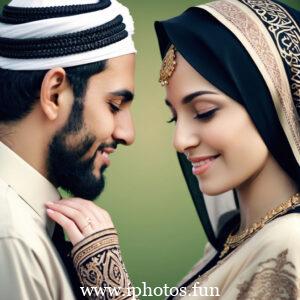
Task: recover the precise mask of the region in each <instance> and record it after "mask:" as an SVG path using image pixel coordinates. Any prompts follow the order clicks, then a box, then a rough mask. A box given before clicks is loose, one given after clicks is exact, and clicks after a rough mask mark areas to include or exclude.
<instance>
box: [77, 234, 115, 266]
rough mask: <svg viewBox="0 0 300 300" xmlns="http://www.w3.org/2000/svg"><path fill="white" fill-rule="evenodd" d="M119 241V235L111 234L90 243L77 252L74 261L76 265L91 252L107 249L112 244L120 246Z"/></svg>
mask: <svg viewBox="0 0 300 300" xmlns="http://www.w3.org/2000/svg"><path fill="white" fill-rule="evenodd" d="M118 245H119V241H118V237H117V236H109V237H105V238H103V239H102V240H97V241H95V242H93V243H92V244H91V245H88V246H87V247H86V248H85V249H82V250H79V251H78V253H76V254H75V256H74V257H73V261H74V264H75V266H76V267H77V265H78V264H79V263H80V262H81V261H82V260H84V259H86V258H87V257H89V256H90V255H91V254H93V253H95V252H96V251H99V250H103V251H104V250H106V249H107V247H112V246H118Z"/></svg>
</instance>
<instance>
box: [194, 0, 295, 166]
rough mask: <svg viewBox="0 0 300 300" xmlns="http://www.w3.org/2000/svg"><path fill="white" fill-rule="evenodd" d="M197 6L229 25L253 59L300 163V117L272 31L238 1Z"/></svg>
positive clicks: (227, 0) (226, 0)
mask: <svg viewBox="0 0 300 300" xmlns="http://www.w3.org/2000/svg"><path fill="white" fill-rule="evenodd" d="M256 3H257V2H256ZM198 7H199V8H201V9H204V10H206V11H207V12H209V13H210V14H211V15H213V16H214V17H215V18H216V19H217V20H218V21H219V22H221V23H222V24H223V25H224V26H226V27H227V28H228V29H229V30H230V31H231V32H232V33H233V34H234V35H235V36H236V37H237V38H238V39H239V40H240V42H241V43H242V44H243V45H244V47H245V49H246V50H247V51H248V53H249V55H250V56H251V58H252V59H253V60H254V62H255V64H256V65H257V67H258V69H259V70H260V72H261V74H262V76H263V78H264V80H265V82H266V84H267V86H268V88H269V90H270V93H271V96H272V99H273V102H274V106H275V108H276V111H277V114H278V117H279V120H280V122H281V125H282V128H283V130H284V132H285V134H286V136H287V138H288V140H289V143H290V145H291V148H292V150H293V153H294V156H295V158H296V160H297V161H298V164H300V123H299V117H298V114H297V111H296V107H295V104H294V101H293V98H292V94H291V89H290V84H289V81H288V78H287V75H286V72H285V69H284V65H283V61H282V59H281V57H280V54H279V53H278V49H277V47H276V45H275V44H274V41H273V40H272V38H271V36H270V34H269V31H268V30H267V29H266V27H265V26H264V25H263V26H262V23H261V22H262V21H261V20H260V19H259V18H258V16H257V15H256V14H255V13H254V12H253V11H252V10H251V9H250V8H249V7H247V6H246V5H245V4H242V3H240V2H239V1H235V0H224V1H214V2H211V3H208V4H206V5H199V6H198Z"/></svg>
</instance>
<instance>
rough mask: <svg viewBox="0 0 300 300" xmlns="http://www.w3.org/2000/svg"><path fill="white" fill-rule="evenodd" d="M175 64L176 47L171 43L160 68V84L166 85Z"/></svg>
mask: <svg viewBox="0 0 300 300" xmlns="http://www.w3.org/2000/svg"><path fill="white" fill-rule="evenodd" d="M175 66H176V49H175V46H174V45H171V47H170V48H169V50H168V51H167V53H166V56H165V58H164V59H163V62H162V66H161V69H160V77H159V82H160V84H161V85H162V86H165V85H168V83H169V81H168V80H169V79H170V78H171V76H172V74H173V72H174V70H175Z"/></svg>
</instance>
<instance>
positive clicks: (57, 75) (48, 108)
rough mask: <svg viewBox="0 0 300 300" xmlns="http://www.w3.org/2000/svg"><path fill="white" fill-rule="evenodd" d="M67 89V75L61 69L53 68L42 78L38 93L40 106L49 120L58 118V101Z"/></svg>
mask: <svg viewBox="0 0 300 300" xmlns="http://www.w3.org/2000/svg"><path fill="white" fill-rule="evenodd" d="M69 87H70V86H69V83H68V80H67V74H66V72H65V70H64V69H63V68H60V67H57V68H53V69H51V70H49V71H48V72H47V73H46V75H45V76H44V79H43V82H42V85H41V91H40V104H41V107H42V110H43V112H44V113H45V115H46V117H47V118H48V119H49V120H51V121H53V120H55V119H56V118H57V117H58V111H59V99H60V97H62V95H63V94H64V91H65V90H66V89H68V88H69Z"/></svg>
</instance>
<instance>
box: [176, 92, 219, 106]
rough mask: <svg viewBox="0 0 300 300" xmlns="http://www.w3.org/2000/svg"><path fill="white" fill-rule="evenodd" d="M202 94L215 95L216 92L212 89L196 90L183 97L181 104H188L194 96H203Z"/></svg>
mask: <svg viewBox="0 0 300 300" xmlns="http://www.w3.org/2000/svg"><path fill="white" fill-rule="evenodd" d="M203 95H217V93H216V92H212V91H197V92H194V93H191V94H189V95H186V96H185V97H183V99H182V101H181V102H182V104H188V103H190V102H192V101H193V100H194V99H195V98H196V97H199V96H203Z"/></svg>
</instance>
